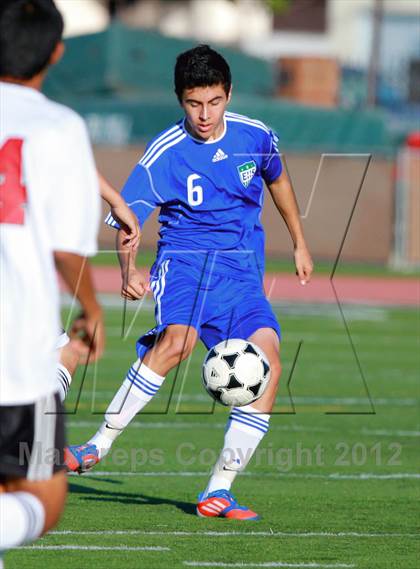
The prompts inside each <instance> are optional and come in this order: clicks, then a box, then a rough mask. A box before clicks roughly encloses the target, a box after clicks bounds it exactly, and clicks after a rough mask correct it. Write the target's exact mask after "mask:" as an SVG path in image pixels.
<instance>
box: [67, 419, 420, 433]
mask: <svg viewBox="0 0 420 569" xmlns="http://www.w3.org/2000/svg"><path fill="white" fill-rule="evenodd" d="M210 424H211V427H212V428H215V429H223V428H224V427H225V426H226V425H225V423H202V422H200V423H192V422H191V423H188V422H182V421H168V422H164V421H162V422H155V421H133V422H132V423H130V428H134V429H146V430H147V429H199V428H203V429H208V428H209V425H210ZM98 425H99V421H67V426H68V427H73V428H85V427H86V428H97V427H98ZM270 431H287V432H302V433H330V432H333V431H335V429H330V428H328V427H311V426H305V425H272V426H270ZM349 433H352V434H359V435H368V436H370V435H375V436H380V437H420V431H404V430H398V429H397V430H392V429H361V430H360V431H354V430H350V431H349Z"/></svg>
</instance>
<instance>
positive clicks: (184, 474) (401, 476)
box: [68, 470, 420, 481]
mask: <svg viewBox="0 0 420 569" xmlns="http://www.w3.org/2000/svg"><path fill="white" fill-rule="evenodd" d="M68 476H79V474H77V473H76V472H69V473H68ZM83 476H84V477H85V476H93V477H95V476H97V477H99V476H111V477H112V476H116V477H129V478H130V477H133V478H136V477H165V476H167V477H180V478H188V477H191V476H209V472H202V471H197V472H194V471H185V470H184V471H183V470H180V471H175V472H168V471H161V472H159V471H157V472H133V471H127V470H122V471H120V472H119V471H117V470H116V471H107V470H93V471H90V472H85V473H84V474H83ZM241 476H255V477H262V478H304V479H305V478H318V479H322V480H360V481H364V480H417V479H420V474H417V473H415V472H397V473H394V474H374V473H370V472H363V473H360V474H340V473H339V472H332V473H330V474H312V473H308V474H298V473H292V472H290V473H285V472H272V473H271V472H264V473H258V472H242V473H241Z"/></svg>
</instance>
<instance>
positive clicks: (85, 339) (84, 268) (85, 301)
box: [54, 251, 105, 361]
mask: <svg viewBox="0 0 420 569" xmlns="http://www.w3.org/2000/svg"><path fill="white" fill-rule="evenodd" d="M54 260H55V264H56V267H57V270H58V272H59V273H60V275H61V276H62V278H63V280H64V282H65V283H66V285H67V286H68V288H69V289H70V291H71V292H72V293H73V294H74V295H75V296H76V298H77V300H78V301H79V302H80V305H81V308H82V313H81V314H80V316H79V317H78V318H77V319H76V320H75V321H74V323H73V326H72V330H71V333H72V335H77V336H78V338H79V339H80V343H79V344H78V349H79V350H80V352H81V355H82V356H87V355H88V353H89V351H90V356H89V361H95V360H96V359H98V358H99V357H100V356H101V354H102V353H103V350H104V344H105V330H104V322H103V315H102V309H101V307H100V305H99V304H98V301H97V300H96V296H95V291H94V288H93V282H92V276H91V270H90V265H89V263H87V262H86V259H85V258H84V257H82V256H80V255H76V254H74V253H68V252H65V251H56V252H55V253H54Z"/></svg>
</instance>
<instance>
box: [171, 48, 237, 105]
mask: <svg viewBox="0 0 420 569" xmlns="http://www.w3.org/2000/svg"><path fill="white" fill-rule="evenodd" d="M219 84H222V85H223V89H224V91H225V93H226V95H228V94H229V91H230V87H231V84H232V76H231V74H230V68H229V65H228V63H227V61H226V60H225V58H224V57H222V56H221V55H220V53H217V51H214V49H211V47H209V46H208V45H199V46H197V47H194V48H193V49H189V50H188V51H184V53H181V54H180V55H178V57H177V60H176V64H175V93H176V95H177V97H178V100H179V101H180V102H181V100H182V94H183V92H184V89H194V87H211V86H212V85H219Z"/></svg>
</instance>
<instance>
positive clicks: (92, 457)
mask: <svg viewBox="0 0 420 569" xmlns="http://www.w3.org/2000/svg"><path fill="white" fill-rule="evenodd" d="M64 462H65V463H66V466H67V470H69V471H71V472H78V473H79V474H83V472H86V471H87V470H90V469H91V468H93V467H94V466H95V464H98V462H99V452H98V449H97V448H96V445H94V444H84V445H73V446H68V447H66V448H65V449H64Z"/></svg>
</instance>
